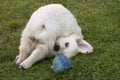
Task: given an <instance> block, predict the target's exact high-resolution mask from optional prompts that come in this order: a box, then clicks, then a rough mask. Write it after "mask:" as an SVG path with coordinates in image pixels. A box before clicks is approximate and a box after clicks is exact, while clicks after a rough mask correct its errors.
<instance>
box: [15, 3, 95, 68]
mask: <svg viewBox="0 0 120 80" xmlns="http://www.w3.org/2000/svg"><path fill="white" fill-rule="evenodd" d="M92 51H93V47H92V46H91V45H90V44H89V43H88V42H87V41H85V40H83V36H82V33H81V29H80V27H79V25H78V24H77V21H76V19H75V18H74V16H73V15H72V13H71V12H70V11H69V10H67V9H66V8H65V7H63V6H62V5H60V4H50V5H46V6H43V7H41V8H39V9H38V10H36V11H35V12H34V13H33V14H32V16H31V18H30V20H29V21H28V23H27V25H26V27H25V29H24V30H23V33H22V36H21V42H20V46H19V55H18V56H17V57H16V63H17V64H19V65H20V68H23V69H27V68H29V67H31V66H32V65H33V64H34V63H35V62H37V61H39V60H41V59H44V58H45V57H48V56H53V55H55V54H57V52H60V53H63V54H65V55H66V56H67V57H68V58H71V57H73V56H75V55H77V53H79V52H81V53H90V52H92Z"/></svg>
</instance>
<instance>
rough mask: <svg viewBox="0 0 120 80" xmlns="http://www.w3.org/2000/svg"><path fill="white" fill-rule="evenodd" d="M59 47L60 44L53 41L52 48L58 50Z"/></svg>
mask: <svg viewBox="0 0 120 80" xmlns="http://www.w3.org/2000/svg"><path fill="white" fill-rule="evenodd" d="M59 49H60V46H59V44H58V43H55V45H54V48H53V50H54V51H58V50H59Z"/></svg>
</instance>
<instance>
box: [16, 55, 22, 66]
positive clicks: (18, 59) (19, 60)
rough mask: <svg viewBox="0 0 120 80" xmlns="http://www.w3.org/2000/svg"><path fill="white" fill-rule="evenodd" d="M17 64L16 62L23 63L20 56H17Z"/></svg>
mask: <svg viewBox="0 0 120 80" xmlns="http://www.w3.org/2000/svg"><path fill="white" fill-rule="evenodd" d="M15 62H16V64H20V63H21V62H22V59H20V57H19V55H18V56H16V58H15Z"/></svg>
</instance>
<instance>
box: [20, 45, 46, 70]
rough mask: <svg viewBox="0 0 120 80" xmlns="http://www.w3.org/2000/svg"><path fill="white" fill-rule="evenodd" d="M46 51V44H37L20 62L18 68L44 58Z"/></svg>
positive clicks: (25, 67)
mask: <svg viewBox="0 0 120 80" xmlns="http://www.w3.org/2000/svg"><path fill="white" fill-rule="evenodd" d="M47 53H48V48H47V47H46V45H44V44H41V45H38V46H37V48H36V49H35V50H34V51H33V52H32V54H31V55H30V56H29V57H28V58H27V59H26V60H24V61H23V62H22V63H21V64H20V68H23V69H28V68H29V67H31V66H32V65H33V64H34V63H35V62H37V61H39V60H41V59H43V58H45V56H46V55H47Z"/></svg>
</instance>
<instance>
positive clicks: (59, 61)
mask: <svg viewBox="0 0 120 80" xmlns="http://www.w3.org/2000/svg"><path fill="white" fill-rule="evenodd" d="M51 68H52V70H53V72H54V73H63V72H64V71H66V70H69V69H70V68H71V62H70V60H69V59H68V58H67V57H66V56H65V55H64V54H57V55H56V56H55V58H54V59H53V62H52V66H51Z"/></svg>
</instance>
